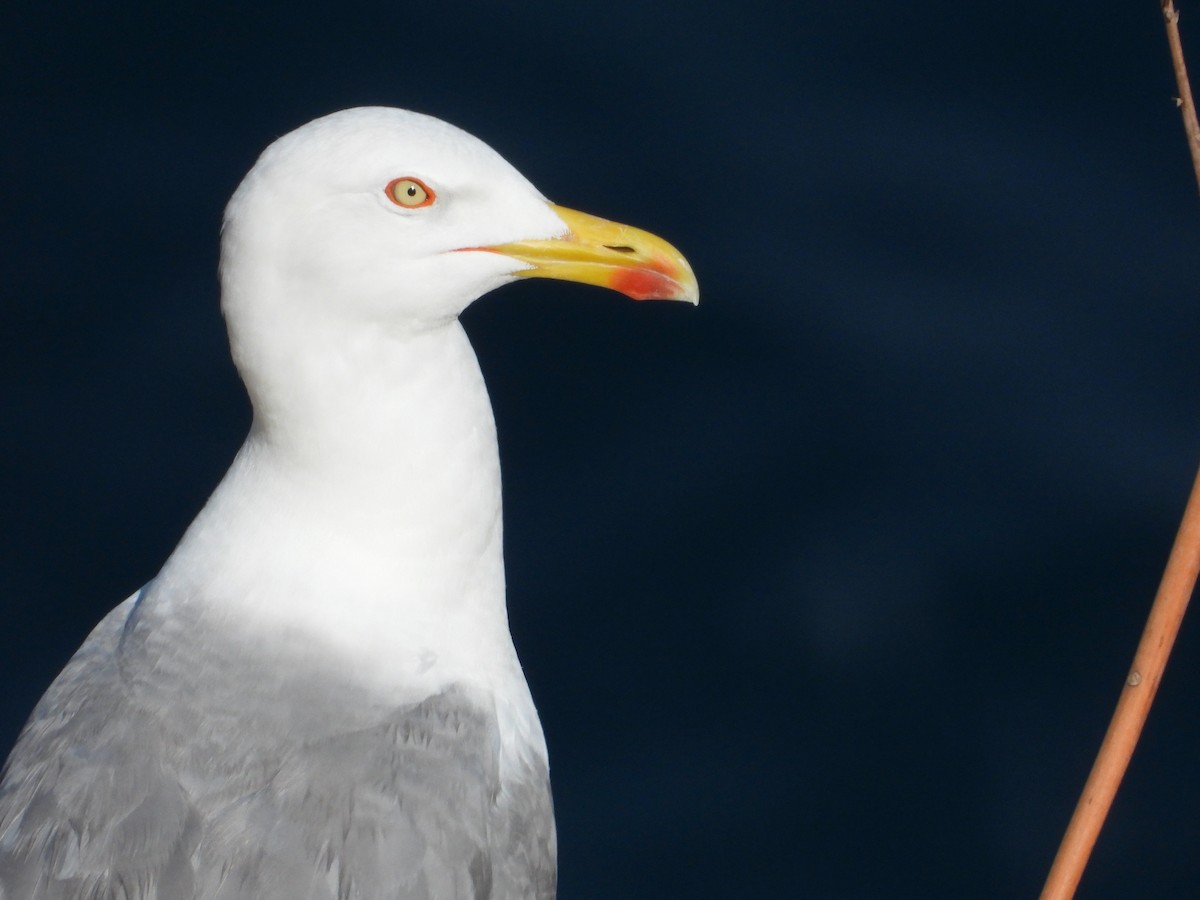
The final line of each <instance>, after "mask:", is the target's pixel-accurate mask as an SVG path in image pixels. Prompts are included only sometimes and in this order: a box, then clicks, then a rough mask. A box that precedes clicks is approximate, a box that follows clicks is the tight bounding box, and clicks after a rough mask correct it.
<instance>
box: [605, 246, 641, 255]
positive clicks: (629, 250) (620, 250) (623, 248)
mask: <svg viewBox="0 0 1200 900" xmlns="http://www.w3.org/2000/svg"><path fill="white" fill-rule="evenodd" d="M604 249H606V250H615V251H616V252H617V253H633V252H634V250H633V248H632V247H628V246H626V245H625V244H605V245H604Z"/></svg>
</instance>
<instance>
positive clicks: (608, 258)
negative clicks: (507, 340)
mask: <svg viewBox="0 0 1200 900" xmlns="http://www.w3.org/2000/svg"><path fill="white" fill-rule="evenodd" d="M551 209H553V210H554V212H555V213H556V214H557V215H558V217H559V218H561V219H562V220H563V221H564V222H566V223H567V228H569V229H570V230H569V231H568V232H567V233H566V234H564V235H563V236H562V237H560V238H552V239H551V240H546V241H517V242H515V243H512V244H499V245H497V246H494V247H482V248H480V249H482V250H489V251H491V252H492V253H502V254H504V255H505V256H511V257H512V258H513V259H517V260H520V261H521V262H524V263H528V264H529V265H530V266H531V268H528V269H522V270H521V271H519V272H517V273H516V274H517V275H518V276H520V277H523V278H558V279H561V280H563V281H579V282H582V283H584V284H595V285H599V286H600V287H606V288H612V289H613V290H615V291H620V292H621V293H622V294H625V295H626V296H628V297H632V298H633V299H634V300H685V301H687V302H688V303H693V304H695V303H699V302H700V288H699V286H698V285H697V284H696V276H695V275H694V274H693V273H692V267H691V266H689V265H688V261H687V260H686V259H684V258H683V254H682V253H680V252H679V251H678V250H676V249H675V248H674V247H672V246H671V245H670V244H668V243H667V242H666V241H664V240H663V239H662V238H660V237H658V236H656V235H653V234H650V233H649V232H648V231H642V230H641V229H639V228H633V227H631V226H629V225H621V224H619V223H617V222H609V221H608V220H607V219H599V218H597V217H596V216H589V215H588V214H587V213H582V212H577V211H576V210H573V209H567V208H566V207H563V206H556V205H554V204H551Z"/></svg>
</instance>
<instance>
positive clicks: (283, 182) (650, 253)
mask: <svg viewBox="0 0 1200 900" xmlns="http://www.w3.org/2000/svg"><path fill="white" fill-rule="evenodd" d="M524 277H541V278H557V279H563V280H568V281H577V282H583V283H587V284H594V285H599V286H603V287H608V288H612V289H614V290H617V291H620V292H622V293H624V294H626V295H628V296H630V297H633V298H635V299H639V300H642V299H674V300H685V301H689V302H692V303H695V302H697V299H698V291H697V287H696V278H695V276H694V275H693V274H692V270H691V268H690V267H689V265H688V263H687V261H686V260H685V259H684V257H683V256H682V254H680V253H679V251H678V250H676V249H675V248H674V247H672V246H671V245H670V244H668V243H667V242H666V241H664V240H662V239H661V238H659V237H656V236H655V235H652V234H650V233H648V232H645V231H642V230H640V229H637V228H633V227H630V226H626V225H621V224H618V223H616V222H611V221H607V220H605V219H601V218H597V217H595V216H591V215H587V214H585V213H581V212H578V211H576V210H573V209H568V208H566V207H562V206H558V205H555V204H553V203H550V202H549V201H548V200H547V199H546V198H545V197H544V196H542V194H541V193H540V192H539V191H538V190H537V189H536V188H535V187H534V186H533V185H532V184H530V183H529V181H528V180H526V179H525V178H524V176H522V175H521V174H520V173H519V172H518V171H517V170H516V169H514V168H513V167H512V166H511V165H509V164H508V163H507V162H506V161H505V160H504V159H503V158H502V157H501V156H500V155H499V154H498V153H496V152H495V151H494V150H492V149H491V148H490V147H488V146H487V145H486V144H484V143H483V142H482V141H480V140H478V139H477V138H474V137H472V136H471V135H469V134H467V133H466V132H464V131H462V130H461V129H458V128H455V127H454V126H452V125H449V124H447V123H445V122H442V121H440V120H438V119H435V118H432V117H430V116H426V115H422V114H419V113H414V112H408V111H405V110H399V109H391V108H384V107H364V108H358V109H348V110H343V111H341V112H337V113H333V114H332V115H328V116H325V117H323V118H320V119H316V120H314V121H312V122H310V123H308V124H307V125H304V126H302V127H300V128H298V129H296V130H295V131H293V132H291V133H289V134H287V135H284V136H283V137H281V138H279V139H278V140H276V141H275V142H274V143H273V144H271V145H270V146H269V147H268V148H267V149H266V150H265V151H264V152H263V154H262V156H261V157H259V159H258V161H257V163H256V164H255V165H254V167H253V168H252V169H251V170H250V172H249V174H247V175H246V177H245V179H244V180H243V181H242V183H241V185H240V186H239V187H238V189H237V190H236V191H235V193H234V195H233V197H232V199H231V200H230V202H229V205H228V207H227V209H226V213H225V220H224V225H223V229H222V241H221V295H222V299H221V305H222V311H223V313H224V315H225V318H226V322H227V324H228V328H229V335H230V345H231V348H232V351H233V357H234V361H235V363H236V364H237V365H238V368H239V369H240V370H241V372H242V376H243V378H244V379H245V380H246V383H247V387H248V388H249V389H250V392H251V397H252V400H254V401H255V406H256V408H257V409H258V411H259V412H262V409H261V408H260V402H259V401H260V399H261V397H260V396H259V395H261V394H262V393H263V392H262V391H261V390H259V388H260V387H262V386H265V385H266V383H267V382H271V383H273V385H274V388H275V390H274V392H275V393H279V392H282V391H287V392H290V393H296V392H297V391H299V390H306V388H303V387H301V386H299V385H297V386H295V387H293V388H286V384H287V383H288V382H294V381H296V380H297V379H299V380H301V381H304V382H307V383H310V384H311V383H313V382H316V381H318V380H321V379H322V378H325V379H326V380H328V378H327V376H328V375H329V374H330V373H331V372H332V371H334V369H336V368H338V367H342V368H345V367H347V366H351V365H355V363H353V362H352V361H353V360H355V359H363V358H364V357H365V356H366V355H369V354H368V353H367V351H368V350H376V349H379V348H383V350H382V351H381V352H383V353H389V352H390V350H389V349H387V348H388V347H394V345H395V343H396V340H406V339H409V338H411V337H413V336H414V335H421V334H427V333H429V332H430V331H431V330H438V329H441V328H445V327H446V326H449V325H450V324H452V323H453V322H454V321H455V319H456V317H457V316H458V314H459V313H460V312H462V310H463V309H464V308H465V307H466V306H467V305H468V304H469V303H471V302H472V301H473V300H475V299H476V298H477V297H479V296H480V295H482V294H484V293H486V292H487V291H490V290H492V289H493V288H496V287H498V286H500V285H502V284H505V283H506V282H510V281H513V280H515V279H518V278H524ZM364 348H366V350H364ZM357 365H358V366H359V368H360V369H365V368H366V367H367V366H368V365H369V363H367V362H360V363H357ZM325 390H326V392H327V393H329V394H330V396H333V392H332V389H330V388H326V389H325Z"/></svg>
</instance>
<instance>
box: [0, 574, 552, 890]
mask: <svg viewBox="0 0 1200 900" xmlns="http://www.w3.org/2000/svg"><path fill="white" fill-rule="evenodd" d="M185 609H186V608H185ZM210 629H211V626H209V625H205V624H203V623H202V622H201V621H200V620H199V619H196V618H192V617H189V616H188V615H186V614H185V613H181V610H180V609H179V608H174V609H172V610H171V611H170V615H166V614H164V613H163V611H162V610H158V609H154V608H145V607H144V606H142V605H139V604H138V603H137V602H136V601H135V600H134V598H131V599H130V600H129V601H126V602H125V603H123V604H122V605H121V606H119V607H118V608H117V609H116V610H114V611H113V612H112V613H111V614H110V615H109V616H108V617H106V618H105V619H104V621H103V622H102V623H101V624H100V625H99V626H98V627H97V628H96V630H95V631H94V632H93V633H92V635H91V636H90V637H89V639H88V640H87V641H86V642H85V643H84V645H83V647H82V648H81V649H80V650H79V652H78V653H77V654H76V655H75V657H74V658H73V659H72V660H71V662H70V663H69V664H68V665H67V667H66V669H64V671H63V673H62V674H61V675H60V676H59V678H58V679H57V680H56V681H55V682H54V684H53V686H52V687H51V688H50V690H49V691H48V692H47V694H46V696H45V697H44V698H43V699H42V701H41V703H40V704H39V705H38V707H37V709H36V710H35V711H34V713H33V716H32V717H31V719H30V721H29V723H28V724H27V726H26V727H25V730H24V731H23V732H22V734H21V737H20V738H19V740H18V742H17V745H16V747H15V748H14V750H13V753H12V755H11V757H10V758H9V760H8V763H7V765H6V767H5V770H4V773H3V781H2V782H0V900H68V898H70V900H74V898H88V900H108V898H113V900H116V898H122V900H149V898H155V900H185V898H204V900H210V898H211V900H216V898H228V900H241V898H245V900H250V898H255V900H326V898H329V900H333V898H338V900H341V898H347V900H348V898H360V900H374V898H381V900H382V898H389V900H397V898H413V900H416V898H430V900H433V898H446V900H459V898H462V900H484V898H491V900H510V898H511V900H516V898H522V900H524V898H539V900H547V898H552V897H553V896H554V891H555V862H554V857H555V838H554V828H553V816H552V811H551V808H550V791H549V781H548V776H547V772H546V768H545V764H544V761H541V760H536V759H534V760H530V761H528V762H526V763H524V764H523V766H522V771H519V772H517V773H509V774H508V775H506V780H505V782H504V783H503V784H502V783H501V775H500V771H499V762H498V761H499V733H498V728H497V722H496V716H495V712H494V710H492V709H489V708H488V704H487V702H486V700H481V698H480V697H479V696H476V695H474V694H473V692H471V691H469V690H466V689H460V688H458V687H453V686H452V687H450V688H448V689H446V690H444V691H442V692H440V693H438V694H436V695H434V696H430V697H426V698H423V699H421V700H419V701H415V702H412V703H408V704H405V705H401V706H387V705H380V704H378V703H368V702H365V701H364V700H363V699H362V697H361V696H360V694H359V693H358V692H356V691H355V690H354V688H353V686H352V685H351V684H350V683H349V682H348V681H347V680H346V679H344V678H339V677H338V675H337V673H335V672H321V671H319V670H317V671H315V672H314V671H313V670H312V669H311V668H309V669H306V668H305V667H302V666H297V665H280V663H281V660H279V659H278V658H264V657H263V656H262V655H261V654H260V653H259V652H258V651H257V649H256V648H254V647H251V646H247V645H245V644H242V643H240V642H239V641H237V640H231V639H229V636H227V635H224V636H220V637H221V638H222V639H215V638H216V637H217V636H216V635H214V634H212V633H211V631H210ZM296 652H302V648H296ZM282 662H287V661H286V660H284V661H282ZM235 710H236V712H234V711H235Z"/></svg>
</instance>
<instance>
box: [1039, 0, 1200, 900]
mask: <svg viewBox="0 0 1200 900" xmlns="http://www.w3.org/2000/svg"><path fill="white" fill-rule="evenodd" d="M1161 4H1162V12H1163V18H1164V19H1165V20H1166V26H1167V41H1168V43H1169V44H1170V45H1171V61H1172V63H1173V64H1174V66H1175V80H1176V81H1177V82H1178V85H1179V101H1178V102H1179V106H1180V110H1181V112H1182V113H1183V127H1184V130H1185V131H1186V132H1187V139H1188V148H1189V150H1190V151H1191V154H1192V166H1193V168H1194V170H1195V172H1196V183H1197V186H1198V187H1200V123H1197V121H1196V106H1195V103H1194V102H1193V101H1192V89H1191V86H1190V85H1189V84H1188V77H1187V69H1186V68H1185V67H1184V64H1183V45H1182V44H1181V42H1180V39H1179V13H1177V12H1176V11H1175V4H1174V2H1173V0H1161ZM1198 571H1200V475H1198V476H1197V478H1196V481H1195V483H1194V484H1193V485H1192V493H1191V495H1190V496H1189V497H1188V502H1187V507H1186V508H1185V509H1184V512H1183V520H1182V521H1181V522H1180V524H1179V533H1178V534H1177V535H1176V537H1175V545H1174V546H1173V547H1172V548H1171V555H1170V556H1169V557H1168V559H1167V567H1166V569H1165V571H1164V572H1163V577H1162V582H1161V584H1160V585H1159V587H1158V594H1157V595H1156V596H1155V598H1154V605H1153V606H1151V608H1150V616H1149V618H1148V619H1147V620H1146V629H1145V631H1143V632H1142V640H1141V642H1140V643H1139V644H1138V648H1137V653H1136V654H1135V655H1134V657H1133V665H1132V667H1131V668H1130V670H1129V676H1128V677H1127V678H1126V679H1125V687H1124V688H1123V689H1122V690H1121V697H1120V699H1119V700H1118V701H1117V708H1116V711H1115V712H1114V713H1113V717H1112V721H1111V722H1110V723H1109V726H1108V733H1107V734H1105V735H1104V742H1103V743H1102V744H1101V745H1100V752H1099V753H1098V754H1097V756H1096V762H1095V764H1094V765H1093V766H1092V772H1091V774H1090V775H1089V776H1088V780H1087V784H1085V785H1084V788H1083V794H1082V796H1081V797H1080V798H1079V803H1078V804H1077V805H1076V807H1075V813H1074V815H1072V816H1071V822H1070V824H1069V825H1067V831H1066V834H1064V835H1063V839H1062V843H1061V844H1060V845H1059V848H1058V855H1057V856H1055V858H1054V865H1053V866H1051V868H1050V874H1049V876H1048V877H1047V878H1046V885H1045V887H1043V888H1042V895H1041V900H1070V898H1072V897H1074V896H1075V889H1076V888H1077V887H1078V886H1079V879H1080V878H1081V877H1082V876H1083V870H1084V867H1085V866H1087V862H1088V858H1089V857H1090V856H1091V853H1092V848H1093V847H1094V846H1095V844H1096V838H1097V836H1099V834H1100V828H1101V827H1102V826H1103V825H1104V819H1105V817H1106V816H1107V815H1108V810H1109V808H1110V807H1111V806H1112V802H1113V797H1114V796H1115V795H1116V793H1117V788H1118V786H1120V784H1121V779H1122V778H1123V777H1124V775H1125V770H1126V768H1127V767H1128V766H1129V759H1130V757H1132V756H1133V748H1134V747H1135V746H1136V745H1137V741H1138V737H1139V736H1140V735H1141V733H1142V726H1143V725H1145V723H1146V716H1147V715H1148V714H1149V712H1150V704H1151V703H1153V702H1154V695H1155V693H1156V692H1157V691H1158V685H1159V683H1160V682H1161V681H1162V674H1163V669H1165V668H1166V665H1167V657H1168V656H1170V654H1171V647H1172V646H1173V645H1174V643H1175V636H1176V635H1177V634H1178V633H1179V626H1180V623H1181V622H1182V621H1183V614H1184V612H1186V610H1187V605H1188V600H1189V599H1190V598H1191V595H1192V590H1193V588H1194V587H1195V586H1196V574H1197V572H1198Z"/></svg>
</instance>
